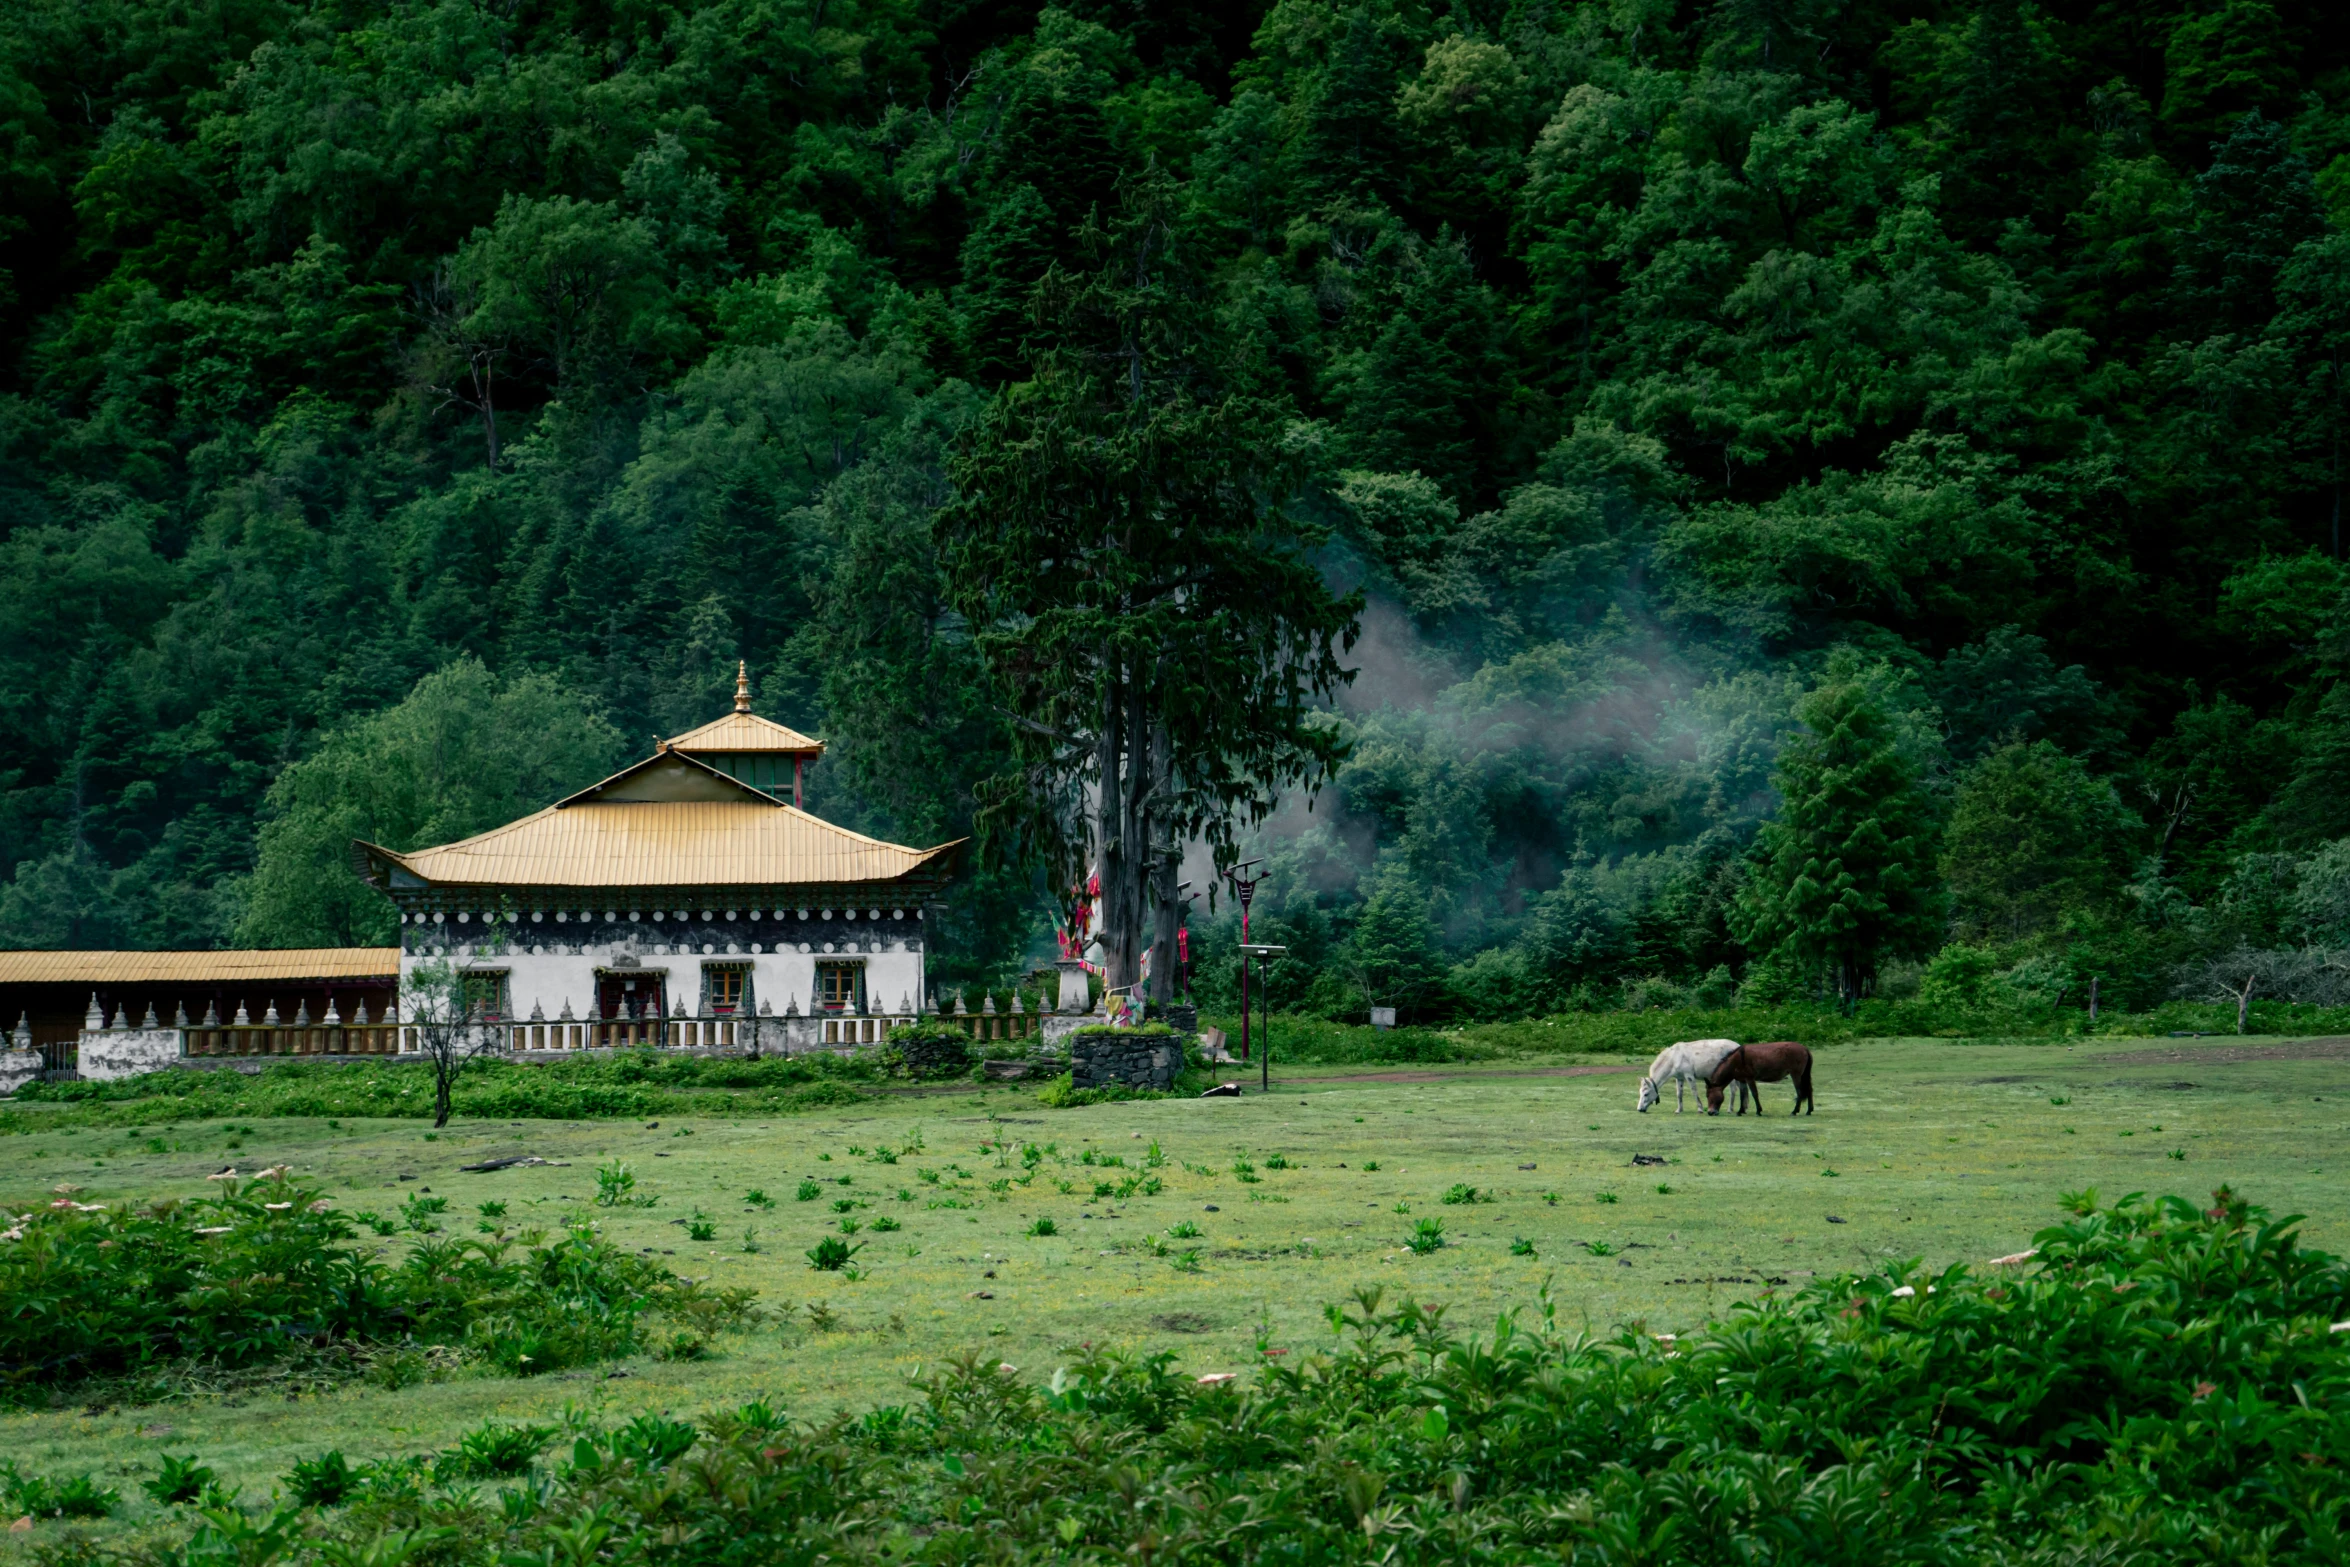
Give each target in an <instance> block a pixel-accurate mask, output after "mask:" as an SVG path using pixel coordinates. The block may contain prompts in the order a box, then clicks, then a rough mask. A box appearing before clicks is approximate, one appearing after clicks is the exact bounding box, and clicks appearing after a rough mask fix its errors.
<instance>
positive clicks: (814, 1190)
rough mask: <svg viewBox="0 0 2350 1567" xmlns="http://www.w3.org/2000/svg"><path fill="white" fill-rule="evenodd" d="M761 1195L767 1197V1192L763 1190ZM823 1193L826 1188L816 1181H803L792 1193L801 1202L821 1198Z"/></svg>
mask: <svg viewBox="0 0 2350 1567" xmlns="http://www.w3.org/2000/svg"><path fill="white" fill-rule="evenodd" d="M759 1195H760V1196H761V1197H765V1196H766V1195H767V1194H766V1193H765V1192H761V1193H759ZM823 1195H824V1188H823V1186H821V1185H820V1184H818V1183H817V1182H815V1181H802V1182H800V1184H799V1186H798V1188H797V1189H796V1190H794V1191H793V1193H792V1196H793V1197H794V1198H795V1199H797V1200H798V1201H800V1202H814V1201H815V1200H816V1199H817V1198H819V1197H821V1196H823ZM745 1200H746V1201H747V1200H748V1199H745ZM753 1206H754V1207H756V1206H758V1205H757V1204H753Z"/></svg>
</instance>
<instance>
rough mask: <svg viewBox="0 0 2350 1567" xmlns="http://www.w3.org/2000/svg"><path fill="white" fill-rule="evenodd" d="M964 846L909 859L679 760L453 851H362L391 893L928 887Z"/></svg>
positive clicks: (638, 768)
mask: <svg viewBox="0 0 2350 1567" xmlns="http://www.w3.org/2000/svg"><path fill="white" fill-rule="evenodd" d="M962 842H963V840H960V839H958V840H956V841H955V842H953V843H943V844H939V845H937V846H935V847H932V848H928V849H912V848H907V847H906V846H905V845H903V844H895V843H884V842H882V841H881V840H880V839H878V838H868V837H866V836H865V835H864V834H863V833H857V832H851V831H849V830H848V829H847V828H846V827H836V826H834V825H833V824H832V823H830V822H828V821H825V820H823V819H821V818H819V817H815V816H811V815H809V814H808V813H807V812H806V811H803V810H799V809H797V808H796V807H793V806H789V805H786V804H784V803H783V802H782V801H781V800H778V799H776V798H775V797H774V796H773V795H770V794H766V793H763V792H762V791H760V790H757V789H754V788H752V787H751V786H750V785H749V784H746V783H741V782H738V781H736V780H735V779H733V778H730V777H728V776H727V775H726V774H724V773H722V772H720V771H718V770H717V769H716V768H714V767H711V766H710V765H708V764H707V763H705V762H701V761H698V760H696V759H695V758H693V757H691V756H685V755H681V754H679V753H678V752H676V751H674V750H670V751H664V752H661V753H660V754H658V755H655V756H651V757H647V758H646V759H645V760H644V761H641V762H639V763H637V764H636V765H635V766H633V767H629V768H626V769H624V770H622V771H621V772H618V773H615V774H614V775H613V776H611V777H610V778H607V779H605V780H604V781H603V782H601V783H598V784H595V785H592V786H591V787H589V788H586V789H583V790H581V791H580V792H579V793H577V794H575V795H572V796H571V797H570V798H568V799H565V800H560V801H557V802H556V803H555V804H553V805H550V806H548V807H547V808H546V809H545V810H542V811H537V812H534V813H532V814H531V815H529V816H525V817H523V818H522V819H521V820H519V821H514V822H508V823H507V824H506V825H505V826H503V827H494V828H492V829H490V830H489V831H488V832H484V833H476V834H475V835H474V836H473V837H470V838H465V839H460V840H459V841H458V842H456V843H447V844H442V845H440V846H438V847H436V848H430V849H416V850H412V851H410V852H408V853H405V854H402V853H397V852H395V851H393V850H390V849H384V848H379V847H377V846H376V845H374V844H369V843H362V844H359V845H357V846H356V847H357V849H358V851H359V855H360V858H361V860H362V861H363V862H364V863H365V865H366V868H367V871H368V874H370V876H371V877H372V878H373V879H375V880H377V881H378V882H379V884H384V885H388V886H390V887H391V888H393V889H394V890H409V889H413V888H416V887H418V886H420V885H422V884H432V885H440V886H463V887H545V888H582V889H585V888H610V889H619V888H667V887H678V888H683V887H793V886H819V885H822V886H837V885H841V884H844V883H847V884H857V883H865V884H875V883H888V882H896V881H901V880H909V879H910V880H913V881H916V882H922V883H928V882H933V881H936V880H939V879H943V877H944V876H945V875H946V873H947V872H948V871H949V870H951V869H952V867H953V863H954V860H955V858H956V855H957V853H958V851H959V850H960V849H961V847H962ZM403 872H404V873H405V875H406V877H407V878H408V880H406V881H405V882H404V881H403V878H402V876H401V875H400V874H399V873H403ZM876 890H878V888H876Z"/></svg>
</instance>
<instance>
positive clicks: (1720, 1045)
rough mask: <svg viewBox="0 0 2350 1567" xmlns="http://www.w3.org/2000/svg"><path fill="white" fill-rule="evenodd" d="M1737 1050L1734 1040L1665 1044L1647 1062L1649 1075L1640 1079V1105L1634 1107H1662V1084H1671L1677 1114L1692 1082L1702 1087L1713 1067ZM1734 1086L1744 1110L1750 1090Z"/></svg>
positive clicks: (1701, 1040) (1687, 1098)
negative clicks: (1654, 1056) (1746, 1095)
mask: <svg viewBox="0 0 2350 1567" xmlns="http://www.w3.org/2000/svg"><path fill="white" fill-rule="evenodd" d="M1737 1049H1738V1041H1737V1040H1735V1039H1684V1040H1682V1041H1681V1042H1680V1043H1679V1044H1677V1045H1667V1046H1666V1047H1665V1048H1664V1049H1662V1050H1660V1051H1658V1052H1657V1053H1656V1059H1655V1060H1654V1061H1651V1062H1649V1063H1648V1075H1647V1076H1645V1077H1643V1078H1641V1079H1640V1102H1639V1104H1638V1105H1637V1106H1636V1108H1638V1109H1640V1110H1642V1111H1646V1110H1648V1109H1649V1108H1650V1107H1651V1106H1654V1105H1658V1104H1662V1103H1663V1102H1664V1097H1665V1084H1666V1083H1667V1082H1670V1083H1671V1084H1672V1085H1673V1114H1675V1115H1679V1114H1680V1113H1681V1111H1682V1108H1683V1107H1684V1106H1686V1105H1687V1104H1688V1102H1689V1085H1690V1084H1691V1083H1695V1084H1697V1085H1698V1086H1699V1087H1703V1086H1704V1085H1705V1083H1706V1081H1707V1079H1709V1078H1711V1077H1712V1076H1713V1075H1714V1068H1715V1067H1717V1066H1720V1065H1721V1064H1722V1062H1723V1060H1724V1059H1725V1058H1726V1057H1728V1056H1730V1055H1731V1054H1732V1053H1734V1052H1735V1051H1736V1050H1737ZM1733 1086H1734V1087H1736V1088H1737V1090H1738V1092H1739V1095H1740V1096H1741V1097H1740V1098H1739V1101H1738V1102H1739V1104H1740V1106H1742V1107H1743V1106H1744V1104H1745V1103H1746V1101H1745V1098H1744V1095H1745V1094H1746V1093H1747V1092H1748V1091H1749V1090H1748V1089H1747V1086H1746V1084H1744V1083H1743V1082H1741V1083H1737V1084H1734V1085H1733Z"/></svg>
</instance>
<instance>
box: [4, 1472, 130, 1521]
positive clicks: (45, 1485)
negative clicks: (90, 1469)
mask: <svg viewBox="0 0 2350 1567" xmlns="http://www.w3.org/2000/svg"><path fill="white" fill-rule="evenodd" d="M0 1501H5V1503H6V1507H7V1511H8V1514H9V1515H10V1516H11V1517H16V1518H105V1517H108V1516H109V1515H111V1514H112V1513H113V1512H114V1510H115V1508H117V1507H119V1506H121V1505H122V1493H121V1492H119V1491H116V1490H114V1489H113V1488H112V1487H110V1486H102V1485H100V1484H99V1483H98V1482H97V1481H96V1480H94V1479H92V1478H91V1477H90V1476H88V1475H86V1474H83V1475H70V1476H68V1477H67V1478H65V1479H63V1480H51V1479H48V1478H47V1477H45V1476H42V1475H28V1474H25V1473H24V1472H23V1471H21V1470H19V1469H18V1468H17V1467H16V1461H15V1460H14V1459H0Z"/></svg>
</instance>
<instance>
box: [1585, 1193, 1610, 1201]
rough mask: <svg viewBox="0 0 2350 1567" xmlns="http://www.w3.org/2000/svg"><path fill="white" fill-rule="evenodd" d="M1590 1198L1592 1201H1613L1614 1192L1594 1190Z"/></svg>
mask: <svg viewBox="0 0 2350 1567" xmlns="http://www.w3.org/2000/svg"><path fill="white" fill-rule="evenodd" d="M1591 1200H1592V1201H1593V1202H1614V1201H1615V1200H1616V1194H1615V1193H1614V1192H1594V1193H1592V1194H1591Z"/></svg>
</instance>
